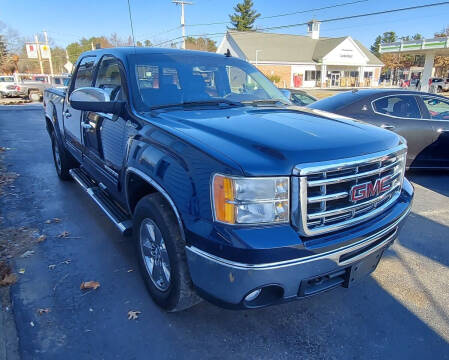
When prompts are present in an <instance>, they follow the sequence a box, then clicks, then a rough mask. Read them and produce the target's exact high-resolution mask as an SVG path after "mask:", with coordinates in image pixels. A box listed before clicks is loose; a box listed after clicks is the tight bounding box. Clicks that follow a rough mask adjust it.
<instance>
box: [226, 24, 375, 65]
mask: <svg viewBox="0 0 449 360" xmlns="http://www.w3.org/2000/svg"><path fill="white" fill-rule="evenodd" d="M227 35H228V36H230V37H231V38H232V40H233V41H234V42H235V43H236V44H237V46H238V47H239V48H240V50H241V51H242V52H243V53H244V55H245V56H246V58H247V60H249V61H255V60H256V59H255V58H256V50H261V51H262V58H263V59H264V61H276V62H278V61H279V62H294V63H303V62H304V63H320V62H321V60H322V59H323V57H325V56H326V55H327V54H328V53H329V52H331V51H332V50H333V49H334V48H335V47H337V46H338V45H339V44H340V43H342V42H343V41H344V40H345V39H347V38H349V36H346V37H338V38H320V39H316V40H315V39H312V38H311V37H309V36H303V35H289V34H272V33H264V32H258V31H244V32H243V31H229V32H228V34H227ZM353 41H354V42H355V43H356V44H357V46H358V47H359V48H360V50H361V51H362V52H363V53H364V54H365V56H366V57H367V58H368V65H383V63H382V62H381V61H380V60H379V59H378V58H377V57H376V56H375V55H373V54H372V53H371V52H370V51H369V50H368V49H367V48H366V47H365V46H363V45H362V43H360V41H357V40H353Z"/></svg>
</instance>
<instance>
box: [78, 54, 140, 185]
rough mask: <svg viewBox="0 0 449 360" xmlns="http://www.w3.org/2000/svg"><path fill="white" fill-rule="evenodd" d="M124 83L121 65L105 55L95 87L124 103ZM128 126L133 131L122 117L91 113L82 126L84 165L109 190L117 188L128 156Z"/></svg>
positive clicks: (87, 115)
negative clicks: (124, 161) (126, 155)
mask: <svg viewBox="0 0 449 360" xmlns="http://www.w3.org/2000/svg"><path fill="white" fill-rule="evenodd" d="M124 83H125V77H124V73H123V71H122V70H121V65H120V62H119V61H118V60H117V59H116V58H115V57H113V56H110V55H105V56H103V58H102V59H101V61H100V63H99V66H98V72H97V77H96V80H95V84H94V86H95V87H98V88H101V89H104V90H105V91H106V92H107V93H108V94H109V96H110V98H111V101H114V100H121V101H124V100H126V94H125V91H124V87H123V84H124ZM128 127H129V128H130V129H132V130H133V129H134V127H132V126H130V124H127V122H126V120H125V119H123V118H122V117H119V116H116V115H113V114H105V113H98V112H91V111H90V112H86V115H85V117H84V120H83V123H82V128H83V134H84V155H85V161H84V166H85V167H86V169H87V170H88V172H89V173H91V174H92V175H93V176H94V177H95V178H96V179H98V180H99V181H101V182H102V183H103V184H104V185H105V186H106V187H107V188H108V189H109V190H116V189H117V185H118V175H119V173H120V171H121V169H122V167H123V160H124V158H125V154H126V141H127V133H128V132H129V131H127V129H128Z"/></svg>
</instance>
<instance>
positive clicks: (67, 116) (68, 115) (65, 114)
mask: <svg viewBox="0 0 449 360" xmlns="http://www.w3.org/2000/svg"><path fill="white" fill-rule="evenodd" d="M64 116H65V117H66V118H69V117H70V116H72V114H70V113H69V111H68V110H66V111H64Z"/></svg>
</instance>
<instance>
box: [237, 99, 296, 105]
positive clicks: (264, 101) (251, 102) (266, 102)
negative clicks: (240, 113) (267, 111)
mask: <svg viewBox="0 0 449 360" xmlns="http://www.w3.org/2000/svg"><path fill="white" fill-rule="evenodd" d="M279 103H281V104H282V105H290V104H289V103H288V102H286V101H285V100H282V99H257V100H248V101H242V104H245V105H254V106H259V105H276V104H279Z"/></svg>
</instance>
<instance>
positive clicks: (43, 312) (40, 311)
mask: <svg viewBox="0 0 449 360" xmlns="http://www.w3.org/2000/svg"><path fill="white" fill-rule="evenodd" d="M49 312H50V309H37V313H38V314H39V315H42V314H47V313H49Z"/></svg>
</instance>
